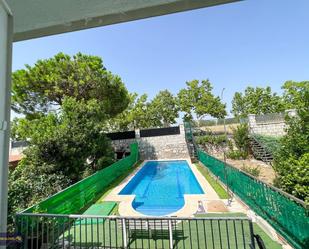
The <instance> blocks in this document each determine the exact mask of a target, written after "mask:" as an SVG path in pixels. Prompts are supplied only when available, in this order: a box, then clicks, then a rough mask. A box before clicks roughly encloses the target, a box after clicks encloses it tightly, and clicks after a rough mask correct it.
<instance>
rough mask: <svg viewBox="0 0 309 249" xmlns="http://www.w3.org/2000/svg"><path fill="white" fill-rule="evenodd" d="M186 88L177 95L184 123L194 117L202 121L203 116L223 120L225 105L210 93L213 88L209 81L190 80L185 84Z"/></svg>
mask: <svg viewBox="0 0 309 249" xmlns="http://www.w3.org/2000/svg"><path fill="white" fill-rule="evenodd" d="M186 84H187V88H185V89H181V90H180V91H179V93H178V101H179V107H180V110H181V111H182V112H184V119H185V120H186V121H191V120H193V116H194V115H195V116H196V117H197V118H198V119H202V118H203V117H204V116H205V115H210V116H212V117H215V118H223V117H224V116H225V115H226V110H225V104H222V103H221V100H220V98H219V97H215V96H214V95H213V93H212V90H213V87H212V86H211V83H210V82H209V80H202V81H201V82H199V81H198V80H192V81H188V82H186Z"/></svg>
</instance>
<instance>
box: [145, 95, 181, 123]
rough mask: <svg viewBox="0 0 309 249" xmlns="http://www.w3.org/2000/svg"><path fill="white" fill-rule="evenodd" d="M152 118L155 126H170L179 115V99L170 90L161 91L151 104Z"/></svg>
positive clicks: (150, 112) (150, 113)
mask: <svg viewBox="0 0 309 249" xmlns="http://www.w3.org/2000/svg"><path fill="white" fill-rule="evenodd" d="M149 115H150V120H152V125H153V126H155V127H169V126H170V125H172V124H175V123H176V119H177V118H178V117H179V110H178V106H177V99H176V97H174V96H173V94H172V93H171V92H169V91H168V90H163V91H160V92H159V93H158V94H157V95H156V96H155V97H154V99H153V100H152V101H151V102H150V105H149Z"/></svg>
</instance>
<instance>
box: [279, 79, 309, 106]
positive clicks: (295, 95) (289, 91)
mask: <svg viewBox="0 0 309 249" xmlns="http://www.w3.org/2000/svg"><path fill="white" fill-rule="evenodd" d="M282 89H283V90H284V93H283V100H284V103H285V105H286V109H299V108H303V107H305V104H306V101H304V98H306V97H308V96H306V94H308V92H309V81H301V82H295V81H286V82H285V83H284V84H283V86H282Z"/></svg>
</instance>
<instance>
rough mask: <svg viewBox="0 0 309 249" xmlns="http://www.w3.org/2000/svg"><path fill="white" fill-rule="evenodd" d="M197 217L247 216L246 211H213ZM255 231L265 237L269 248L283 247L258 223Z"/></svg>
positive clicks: (254, 225) (278, 248)
mask: <svg viewBox="0 0 309 249" xmlns="http://www.w3.org/2000/svg"><path fill="white" fill-rule="evenodd" d="M195 216H196V217H246V214H244V213H224V214H222V213H217V214H216V213H211V214H198V215H195ZM253 231H254V233H255V234H258V235H260V236H261V238H262V239H263V241H264V243H265V246H266V248H267V249H268V248H269V249H282V246H281V245H280V244H279V243H277V242H276V241H273V240H272V239H271V238H270V237H269V236H268V235H267V234H266V233H265V232H264V231H263V229H262V228H260V227H259V225H258V224H256V223H253Z"/></svg>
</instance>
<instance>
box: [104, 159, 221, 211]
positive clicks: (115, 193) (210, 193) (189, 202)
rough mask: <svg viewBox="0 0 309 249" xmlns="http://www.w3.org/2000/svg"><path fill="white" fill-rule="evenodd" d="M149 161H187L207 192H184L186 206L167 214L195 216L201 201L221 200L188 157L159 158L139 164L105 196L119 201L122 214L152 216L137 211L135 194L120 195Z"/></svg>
mask: <svg viewBox="0 0 309 249" xmlns="http://www.w3.org/2000/svg"><path fill="white" fill-rule="evenodd" d="M149 161H186V162H187V163H188V165H189V167H190V169H191V170H192V172H193V174H194V176H195V178H196V180H197V181H198V183H199V185H200V186H201V188H202V190H203V191H204V193H205V194H184V200H185V204H184V206H183V207H182V208H181V209H179V210H177V211H176V212H174V213H171V214H169V215H166V216H176V217H188V216H189V217H190V216H193V215H194V214H195V213H196V212H197V210H198V203H199V201H201V202H203V203H204V202H205V201H209V200H221V199H220V198H219V196H218V195H217V193H216V192H215V190H214V189H213V188H212V186H211V185H210V184H209V183H208V181H207V180H206V179H205V178H204V176H203V175H202V174H201V173H200V172H199V170H198V169H197V168H196V166H195V165H194V164H192V163H191V161H190V159H188V158H177V159H159V160H145V161H144V162H143V163H141V165H139V166H138V167H137V168H136V169H134V171H133V172H132V173H131V174H130V175H129V176H127V177H126V178H125V179H124V180H123V181H122V182H121V183H120V184H119V185H118V186H117V187H115V188H114V189H113V190H112V191H111V192H110V193H109V194H108V195H107V196H106V197H105V198H104V201H117V202H119V208H118V212H119V214H120V215H121V216H139V217H150V216H149V215H145V214H142V213H140V212H138V211H136V210H135V209H134V208H133V207H132V202H133V200H134V198H135V195H119V193H120V191H121V190H122V189H123V188H124V187H125V186H126V185H127V184H128V183H129V182H130V180H131V179H132V178H133V177H134V176H135V175H136V174H137V172H139V170H140V169H141V168H142V167H143V166H144V165H145V163H147V162H149Z"/></svg>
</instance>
